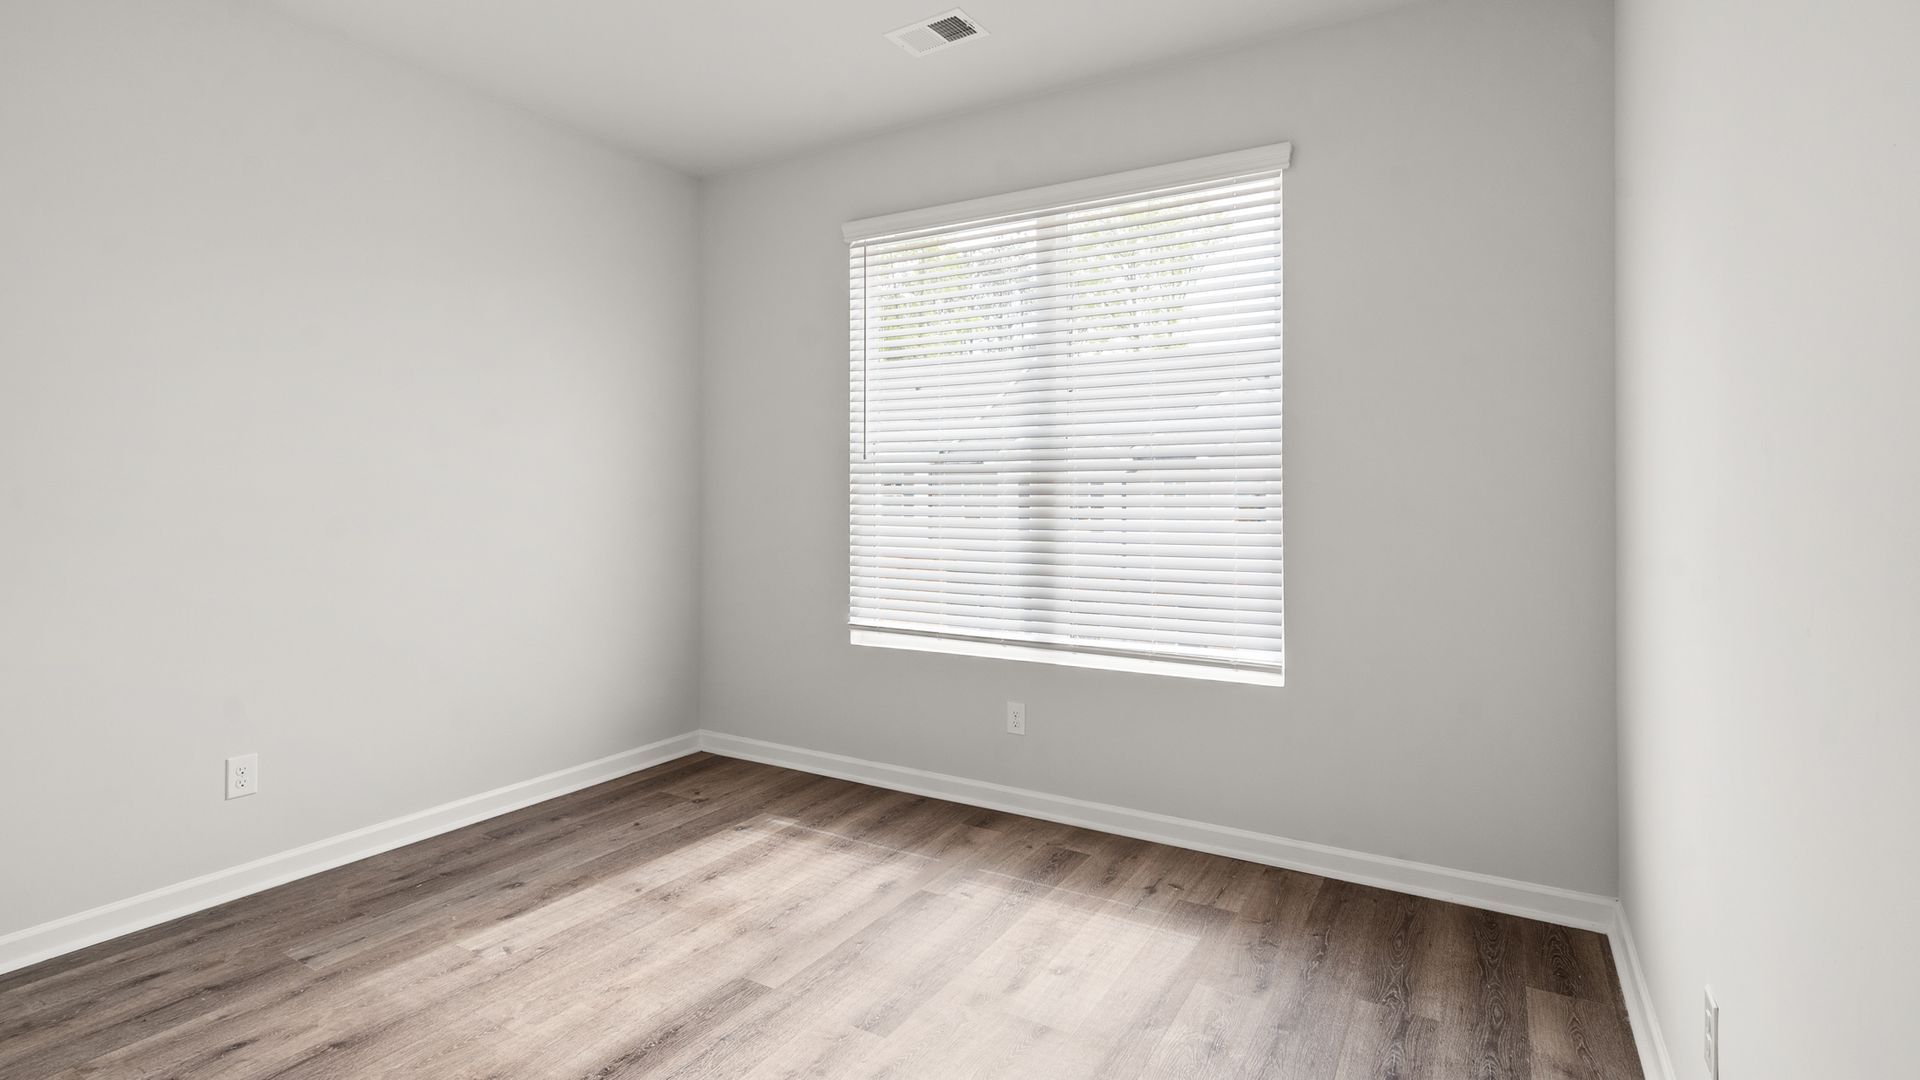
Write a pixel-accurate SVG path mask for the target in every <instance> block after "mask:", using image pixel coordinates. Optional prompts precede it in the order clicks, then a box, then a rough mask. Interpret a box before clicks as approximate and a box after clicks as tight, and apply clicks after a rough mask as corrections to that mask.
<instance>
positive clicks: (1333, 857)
mask: <svg viewBox="0 0 1920 1080" xmlns="http://www.w3.org/2000/svg"><path fill="white" fill-rule="evenodd" d="M700 748H701V749H703V750H707V751H710V752H712V753H715V754H720V755H723V756H726V757H736V758H745V759H746V760H748V761H759V762H764V763H766V764H769V765H781V766H784V767H786V768H789V769H798V770H800V771H802V772H810V773H818V774H819V775H821V776H833V777H838V778H840V779H842V780H853V781H857V782H859V783H862V784H872V785H873V786H875V787H883V788H891V789H892V790H894V791H905V792H910V793H912V794H915V795H928V796H932V797H934V798H938V799H947V800H950V801H952V802H958V803H966V804H967V805H969V806H981V807H986V808H987V809H990V810H1003V811H1006V812H1008V813H1014V814H1024V815H1026V816H1027V817H1036V818H1043V819H1045V820H1047V821H1057V822H1060V823H1062V824H1065V825H1078V826H1080V827H1082V828H1087V829H1097V830H1099V831H1101V832H1109V833H1117V834H1119V835H1121V836H1131V837H1135V838H1136V839H1140V840H1151V841H1153V842H1155V843H1160V844H1170V845H1172V846H1174V847H1183V848H1191V849H1193V850H1195V851H1205V852H1210V853H1212V854H1215V855H1226V856H1229V857H1231V858H1235V859H1245V860H1246V861H1248V862H1256V863H1265V864H1267V865H1269V866H1281V867H1285V868H1287V869H1289V870H1304V871H1306V872H1308V873H1313V874H1320V875H1322V876H1324V877H1330V878H1338V879H1339V880H1341V881H1351V882H1354V883H1356V884H1360V885H1373V886H1376V887H1378V888H1382V889H1392V890H1394V891H1395V892H1403V893H1412V894H1413V895H1415V896H1426V897H1431V898H1432V899H1435V900H1448V901H1452V902H1454V903H1459V904H1467V905H1470V906H1472V907H1478V908H1485V909H1487V910H1489V911H1499V912H1504V913H1506V914H1509V915H1519V916H1523V917H1525V918H1529V919H1539V920H1541V921H1543V922H1550V923H1557V924H1559V925H1561V926H1571V927H1576V928H1578V929H1582V930H1593V931H1597V932H1599V933H1603V934H1604V933H1608V932H1609V931H1611V930H1612V929H1613V926H1614V910H1615V904H1614V900H1613V898H1612V897H1607V896H1595V895H1593V894H1591V893H1582V892H1574V891H1572V890H1569V889H1560V888H1555V887H1553V886H1550V885H1534V884H1531V883H1529V882H1525V881H1515V880H1513V879H1512V878H1503V877H1494V876H1493V875H1491V874H1478V873H1474V872H1472V871H1468V870H1452V869H1448V868H1447V867H1444V866H1433V865H1430V864H1428V863H1418V862H1410V861H1408V860H1406V859H1395V858H1389V857H1387V856H1384V855H1370V854H1367V853H1366V852H1362V851H1349V850H1346V849H1345V848H1337V847H1330V846H1328V845H1325V844H1314V843H1308V842H1306V841H1303V840H1289V839H1287V838H1285V837H1282V836H1270V835H1268V834H1266V833H1257V832H1251V831H1249V830H1246V829H1236V828H1231V827H1229V826H1225V825H1209V824H1207V823H1206V822H1202V821H1189V820H1187V819H1185V818H1177V817H1169V816H1167V815H1165V814H1155V813H1149V812H1147V811H1145V810H1130V809H1128V808H1126V807H1124V806H1110V805H1107V804H1105V803H1096V802H1088V801H1086V800H1084V799H1070V798H1066V797H1064V796H1060V795H1049V794H1047V793H1045V792H1041V791H1029V790H1027V789H1025V788H1016V787H1007V786H1005V785H1003V784H990V783H987V782H986V781H983V780H969V779H967V778H965V777H960V776H948V775H946V774H944V773H936V772H927V771H925V770H922V769H910V768H906V767H904V766H900V765H886V764H882V763H880V762H875V761H863V760H861V759H859V758H851V757H846V756H843V755H840V754H828V753H823V752H821V751H818V750H805V749H802V748H800V747H797V746H785V745H782V744H780V743H770V742H763V741H761V740H759V739H748V738H743V737H741V736H738V735H726V734H723V733H721V732H717V731H704V730H703V731H701V732H700Z"/></svg>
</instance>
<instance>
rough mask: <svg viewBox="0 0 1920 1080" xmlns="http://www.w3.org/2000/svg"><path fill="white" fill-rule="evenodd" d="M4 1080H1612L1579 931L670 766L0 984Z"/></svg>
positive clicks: (731, 772) (1598, 972) (915, 800)
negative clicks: (418, 1079) (425, 1079)
mask: <svg viewBox="0 0 1920 1080" xmlns="http://www.w3.org/2000/svg"><path fill="white" fill-rule="evenodd" d="M0 1075H3V1076H5V1077H7V1078H8V1080H15V1078H18V1080H82V1078H135V1077H140V1078H149V1077H151V1078H159V1077H191V1078H193V1080H259V1078H267V1077H273V1078H278V1080H334V1078H340V1080H346V1078H355V1080H357V1078H363V1077H388V1076H392V1077H402V1076H433V1077H436V1078H439V1077H446V1078H456V1080H459V1078H470V1080H480V1078H499V1080H547V1078H552V1080H583V1078H599V1080H614V1078H622V1080H639V1078H668V1077H672V1078H676V1080H696V1078H698V1080H776V1078H778V1080H800V1078H807V1077H813V1078H836V1080H837V1078H842V1077H853V1078H861V1077H875V1078H877V1077H895V1078H909V1080H937V1078H940V1077H949V1076H952V1077H968V1078H991V1077H1005V1078H1020V1077H1045V1078H1047V1080H1075V1078H1085V1080H1129V1078H1153V1080H1161V1078H1169V1080H1171V1078H1194V1080H1214V1078H1223V1080H1224V1078H1234V1077H1245V1078H1255V1077H1258V1078H1269V1077H1270V1078H1275V1080H1281V1078H1285V1080H1323V1078H1324V1080H1450V1078H1452V1077H1473V1078H1484V1080H1503V1078H1510V1080H1638V1078H1639V1077H1640V1072H1639V1068H1638V1064H1637V1059H1636V1057H1635V1054H1634V1051H1633V1043H1632V1038H1631V1034H1630V1030H1629V1028H1628V1025H1627V1020H1626V1013H1625V1005H1624V998H1623V996H1622V994H1621V992H1620V988H1619V980H1618V975H1617V973H1616V972H1615V971H1614V966H1613V961H1612V956H1611V953H1610V952H1609V950H1608V949H1607V945H1606V942H1605V940H1604V939H1603V938H1601V937H1599V936H1598V935H1595V934H1590V933H1586V932H1583V931H1575V930H1568V929H1564V928H1561V927H1554V926H1548V925H1546V924H1543V923H1537V922H1532V921H1529V920H1525V919H1517V918H1511V917H1508V916H1502V915H1496V914H1492V913H1488V912H1482V911H1475V910H1472V909H1468V908H1463V907H1458V906H1456V905H1451V904H1444V903H1440V902H1437V901H1431V900H1424V899H1418V898H1414V897H1408V896H1402V895H1400V894H1396V893H1390V892H1385V891H1382V890H1379V889H1371V888H1367V887H1364V886H1359V885H1352V884H1349V883H1345V882H1338V881H1331V880H1328V879H1324V878H1319V877H1315V876H1313V875H1310V874H1301V873H1295V872H1293V871H1288V870H1280V869H1276V868H1273V867H1265V866H1257V865H1253V864H1250V863H1243V862H1238V861H1235V860H1232V859H1225V858H1220V857H1217V856H1212V855H1206V854H1202V853H1199V852H1193V851H1186V850H1181V849H1176V848H1169V847H1163V846H1160V845H1156V844H1150V843H1146V842H1143V841H1138V840H1132V839H1128V838H1125V837H1119V836H1112V835H1109V834H1105V833H1098V832H1093V831H1090V830H1087V829H1081V828H1075V827H1073V826H1067V825H1059V824H1055V823H1052V822H1045V821H1039V820H1035V819H1032V818H1024V817H1020V816H1018V815H1013V814H1006V813H1002V812H999V811H990V810H979V809H975V808H971V807H965V806H960V805H956V804H953V803H947V802H942V801H940V800H937V799H929V798H924V797H921V796H916V795H908V794H903V793H898V792H892V791H883V790H880V789H876V788H870V787H864V786H862V785H859V784H854V783H850V782H847V781H842V780H835V779H830V778H825V777H817V776H811V775H807V774H803V773H797V772H792V771H789V770H784V769H779V768H774V767H772V766H766V765H759V764H754V763H750V762H745V761H738V760H733V759H727V758H720V757H715V756H713V755H708V754H697V755H692V756H690V757H688V758H683V759H680V760H678V761H675V762H669V763H667V764H666V765H662V766H657V767H655V768H653V769H649V770H646V771H644V772H641V773H636V774H634V775H632V776H628V777H623V778H621V779H619V780H615V781H612V782H610V783H607V784H602V785H600V786H598V787H595V788H590V789H587V790H584V791H579V792H574V793H571V794H568V795H565V796H561V797H559V798H556V799H553V800H550V801H548V802H545V803H541V804H538V805H536V806H531V807H526V808H523V809H521V810H518V811H515V812H513V813H511V814H507V815H503V816H501V817H498V818H494V819H491V820H489V821H486V822H481V823H479V824H477V825H474V826H470V827H468V828H466V829H461V830H458V831H455V832H452V833H447V834H445V835H442V836H438V837H434V838H432V839H429V840H426V841H423V842H421V843H419V844H415V845H412V846H410V847H407V848H401V849H397V850H394V851H390V852H386V853H383V854H381V855H377V856H374V857H372V858H369V859H365V860H362V861H360V862H357V863H354V864H351V865H348V866H343V867H340V868H338V869H335V870H332V871H328V872H327V873H324V874H319V875H316V876H314V877H310V878H306V879H303V880H301V881H296V882H292V883H289V884H288V885H285V886H281V887H279V888H276V889H272V890H269V891H267V892H263V893H260V894H257V895H254V896H251V897H247V898H244V899H241V900H237V901H234V902H232V903H230V904H225V905H222V906H221V907H218V908H214V909H210V910H208V911H204V912H199V913H196V914H194V915H190V916H187V917H185V918H183V919H179V920H175V921H174V922H172V923H168V924H165V925H162V926H156V927H152V928H149V929H147V930H143V931H141V932H139V933H136V934H132V935H128V936H127V937H124V938H120V939H118V940H116V941H112V942H107V943H104V944H101V945H97V946H93V947H91V948H88V949H85V950H82V951H80V952H77V953H74V954H72V955H70V956H67V957H62V958H59V959H56V960H52V961H48V962H46V963H43V964H40V965H38V966H36V967H33V968H28V969H25V970H23V971H19V972H14V973H11V974H9V975H7V976H4V977H0Z"/></svg>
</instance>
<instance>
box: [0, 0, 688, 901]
mask: <svg viewBox="0 0 1920 1080" xmlns="http://www.w3.org/2000/svg"><path fill="white" fill-rule="evenodd" d="M695 199H696V193H695V190H694V187H693V185H692V183H691V182H690V181H688V180H686V179H684V178H682V177H680V176H677V175H674V174H671V173H668V172H665V171H663V170H661V169H657V168H653V167H650V166H645V165H641V164H637V163H634V162H632V161H630V160H628V159H625V158H623V157H619V156H616V155H614V154H612V153H610V152H606V151H603V150H600V149H597V148H595V147H593V146H590V145H588V144H586V143H584V142H581V141H578V140H576V139H574V138H572V137H570V136H565V135H562V134H558V133H555V132H553V131H551V130H550V129H548V128H546V127H544V126H541V125H539V124H537V123H535V122H533V121H531V120H529V119H527V118H525V117H523V116H522V115H520V114H518V113H517V112H514V111H511V110H508V109H505V108H503V107H501V106H497V105H492V104H487V103H484V102H482V101H480V100H479V99H477V98H472V97H469V96H466V95H463V94H461V93H458V92H455V91H453V90H450V89H446V88H443V87H442V86H441V85H440V84H437V83H434V82H431V81H429V80H427V79H425V78H424V77H417V76H414V75H412V74H409V73H406V72H405V71H403V70H401V69H399V68H397V67H394V66H392V65H390V64H389V63H388V62H386V61H384V60H381V59H379V58H378V57H375V56H374V55H372V54H370V53H367V52H364V51H363V50H360V49H357V48H353V47H350V46H345V45H336V44H335V43H333V42H332V41H331V40H329V39H326V38H323V37H320V36H318V35H316V34H314V33H311V32H309V31H306V30H302V29H299V28H297V27H295V26H293V25H292V24H290V23H288V22H286V21H285V20H284V19H282V18H281V17H279V16H276V15H271V14H260V13H257V12H255V11H253V10H250V9H249V6H248V5H246V4H227V3H213V2H203V0H168V2H167V3H164V4H159V3H149V2H145V0H123V2H118V3H115V2H106V0H6V2H4V3H0V297H4V301H5V317H4V318H0V515H3V516H4V522H5V528H4V531H0V725H4V731H3V732H0V823H5V824H4V827H0V867H4V874H3V875H0V876H4V880H5V883H6V884H5V886H4V887H0V934H4V933H5V932H7V931H9V930H13V929H18V928H20V927H23V926H26V925H30V924H34V923H37V922H40V921H43V920H46V919H49V918H52V917H55V916H60V915H65V914H69V913H72V912H75V911H78V910H81V909H84V908H87V907H90V906H93V905H96V904H100V903H103V902H106V901H111V900H116V899H120V898H123V897H126V896H129V895H132V894H136V893H139V892H142V891H145V890H147V889H151V888H154V887H157V886H161V885H166V884H171V883H174V882H177V881H180V880H182V879H185V878H189V877H192V876H194V875H197V874H201V873H205V872H208V871H211V870H215V869H219V868H222V867H226V866H230V865H233V864H236V863H240V862H243V861H246V860H249V859H253V858H257V857H259V856H262V855H265V854H268V853H271V852H277V851H281V850H284V849H287V848H290V847H294V846H296V845H300V844H304V843H307V842H309V841H313V840H316V839H319V838H322V837H325V836H329V835H332V834H336V833H339V832H342V831H345V830H348V829H352V828H355V827H358V826H362V825H367V824H369V823H372V822H375V821H380V820H384V819H387V818H390V817H393V816H396V815H399V814H403V813H406V812H409V811H413V810H418V809H421V808H424V807H427V806H430V805H434V804H437V803H440V802H444V801H446V800H449V799H452V798H457V797H460V796H465V795H470V794H474V793H476V792H479V791H483V790H486V789H488V788H492V787H496V786H499V785H501V784H505V783H509V782H512V781H516V780H521V779H526V778H529V777H532V776H535V775H537V774H540V773H543V772H547V771H550V770H553V769H557V768H561V767H565V766H569V765H574V764H578V763H581V762H584V761H588V760H591V759H593V758H596V757H600V756H604V755H607V754H610V753H614V752H617V751H620V750H624V749H627V748H630V747H633V746H636V745H639V744H642V743H645V742H648V741H651V740H655V739H659V738H661V737H664V736H667V735H671V734H674V733H677V732H681V731H685V730H688V729H690V728H692V727H694V726H695V723H696V717H695V715H694V709H695V683H694V676H693V670H694V665H695V658H694V652H695V648H696V644H697V642H696V631H695V629H694V628H695V626H696V624H697V599H698V598H697V590H696V588H695V585H694V583H693V580H692V574H691V571H690V568H691V567H693V566H694V565H695V563H696V558H697V545H696V540H695V537H696V533H697V524H698V522H697V518H698V513H697V502H698V500H697V497H696V495H697V489H696V482H697V475H696V468H695V465H694V463H693V460H692V456H691V455H692V453H693V450H694V449H695V448H696V447H697V436H696V434H695V431H694V423H695V421H696V414H697V408H696V393H697V389H698V387H697V374H696V350H697V337H696V330H697V327H696V326H695V325H694V319H693V317H692V314H691V313H692V311H693V309H694V306H695V303H696V301H695V298H694V291H693V290H694V287H695V283H694V282H693V281H691V280H689V274H688V271H687V267H688V265H689V262H690V260H691V258H692V256H693V254H694V239H695V226H694V218H695ZM249 750H251V751H258V752H259V753H260V754H261V755H262V758H261V776H262V780H263V788H262V791H261V793H260V794H259V795H256V796H254V797H252V798H249V799H243V800H239V801H236V802H231V803H226V802H222V799H221V793H222V788H221V783H222V781H221V759H222V758H223V757H224V756H225V755H227V754H233V753H239V752H244V751H249Z"/></svg>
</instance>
